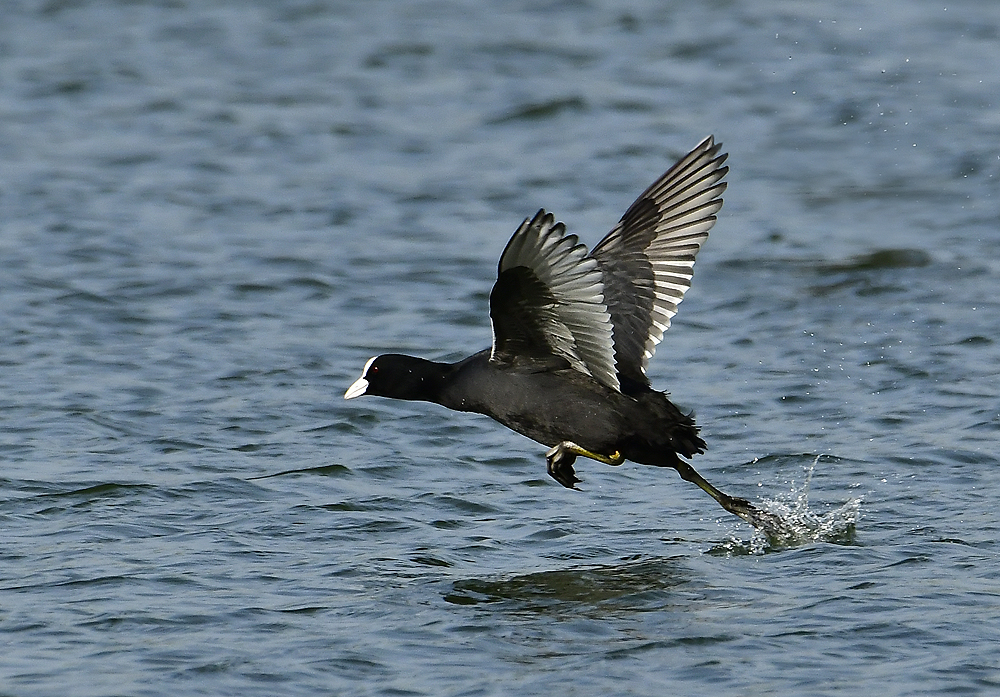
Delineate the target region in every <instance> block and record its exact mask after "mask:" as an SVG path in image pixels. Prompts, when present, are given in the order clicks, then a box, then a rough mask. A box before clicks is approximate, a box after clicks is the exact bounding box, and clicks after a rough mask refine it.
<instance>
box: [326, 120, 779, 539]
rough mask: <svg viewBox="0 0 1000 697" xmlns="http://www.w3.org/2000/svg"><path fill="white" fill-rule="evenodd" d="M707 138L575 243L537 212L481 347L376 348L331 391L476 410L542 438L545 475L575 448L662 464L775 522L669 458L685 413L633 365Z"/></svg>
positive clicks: (663, 303) (669, 307) (505, 271)
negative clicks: (455, 352)
mask: <svg viewBox="0 0 1000 697" xmlns="http://www.w3.org/2000/svg"><path fill="white" fill-rule="evenodd" d="M719 149H720V146H719V145H716V144H715V143H714V142H713V140H712V139H711V138H706V139H705V140H704V141H702V143H700V144H699V145H698V147H697V148H695V149H694V150H693V151H692V152H691V153H689V154H688V155H686V156H685V157H684V158H682V159H681V160H680V161H679V162H678V163H677V164H676V165H674V166H673V167H672V168H671V169H670V170H668V171H667V172H666V173H665V174H664V175H663V176H662V177H660V178H659V179H658V180H657V181H656V182H654V183H653V184H652V185H651V186H650V187H649V188H648V189H647V190H646V191H645V192H644V193H643V194H642V195H640V197H639V198H638V199H637V200H636V201H635V203H633V204H632V206H631V207H630V208H629V209H628V211H626V213H625V215H624V216H623V217H622V219H621V220H620V221H619V223H618V224H617V225H616V226H615V227H614V229H612V231H611V232H610V233H608V235H607V236H606V237H605V238H604V239H603V240H602V241H601V242H600V243H599V244H598V245H597V246H596V247H594V249H593V251H591V252H589V253H588V252H587V250H586V248H585V247H584V246H583V245H582V244H578V243H577V239H576V237H575V236H574V235H566V234H565V226H563V224H562V223H556V222H555V219H554V218H553V217H552V215H551V214H548V213H546V212H545V211H544V210H541V211H539V212H538V214H537V215H535V217H534V218H532V219H530V220H525V221H524V223H522V225H521V226H520V227H519V228H518V230H517V231H516V232H515V233H514V236H513V237H512V238H511V240H510V242H508V244H507V248H506V249H505V250H504V252H503V255H502V256H501V258H500V264H499V269H498V273H497V281H496V283H495V284H494V286H493V290H492V292H491V293H490V319H491V321H492V325H493V345H492V347H491V348H489V349H487V350H485V351H481V352H479V353H476V354H474V355H472V356H469V357H468V358H466V359H465V360H462V361H459V362H458V363H453V364H450V363H434V362H432V361H428V360H424V359H422V358H414V357H411V356H402V355H398V354H386V355H382V356H378V357H376V358H372V359H371V360H369V361H368V364H367V365H365V369H364V371H363V373H362V376H361V378H359V379H358V380H357V381H356V382H355V383H354V384H353V385H351V387H350V388H349V389H348V390H347V393H346V394H345V395H344V396H345V397H346V398H348V399H350V398H353V397H358V396H361V395H363V394H368V395H378V396H383V397H392V398H396V399H408V400H422V401H428V402H434V403H436V404H440V405H442V406H445V407H447V408H449V409H454V410H457V411H468V412H475V413H478V414H485V415H486V416H489V417H491V418H493V419H495V420H496V421H498V422H500V423H501V424H503V425H504V426H507V427H508V428H510V429H512V430H514V431H516V432H518V433H520V434H522V435H525V436H527V437H528V438H531V439H532V440H535V441H537V442H539V443H541V444H543V445H546V446H550V448H551V449H550V450H549V451H548V453H547V454H546V459H547V462H548V472H549V474H550V475H552V477H553V478H554V479H556V480H557V481H558V482H559V483H560V484H562V485H563V486H566V487H573V486H574V485H575V484H576V482H578V481H579V480H578V479H577V478H576V473H575V471H574V470H573V463H574V461H575V460H576V458H577V456H580V455H582V456H585V457H589V458H592V459H595V460H598V461H600V462H605V463H607V464H611V465H618V464H621V463H622V462H624V461H625V460H631V461H633V462H637V463H640V464H644V465H653V466H657V467H672V468H674V469H676V470H677V471H678V472H679V473H680V475H681V477H683V478H684V479H685V480H687V481H691V482H694V483H695V484H697V485H698V486H699V487H701V488H702V489H703V490H704V491H706V492H707V493H709V494H710V495H711V496H712V497H713V498H715V499H716V501H718V502H719V503H720V504H721V505H722V506H723V507H724V508H725V509H726V510H728V511H730V512H732V513H734V514H736V515H738V516H740V517H742V518H744V519H745V520H747V521H749V522H751V523H752V524H754V525H758V526H763V527H774V526H775V525H776V521H774V520H773V519H772V517H769V516H768V515H767V514H765V513H762V512H761V511H759V510H758V509H756V508H755V507H754V506H752V505H751V504H750V503H749V502H747V501H745V500H743V499H737V498H733V497H730V496H727V495H726V494H723V493H722V492H721V491H719V490H718V489H716V488H715V487H714V486H712V485H711V484H709V483H708V482H707V481H705V480H704V478H702V477H701V476H700V475H699V474H698V473H697V472H695V471H694V469H692V468H691V466H690V465H689V464H688V463H687V462H685V461H684V460H682V459H681V458H682V457H684V458H688V457H691V456H693V455H695V454H696V453H701V452H704V449H705V442H704V441H703V440H702V439H701V437H700V436H699V435H698V427H697V426H696V425H695V423H694V420H693V419H692V418H691V417H690V416H688V415H686V414H684V413H682V412H681V411H680V410H679V409H678V408H677V407H676V406H674V405H673V404H672V403H671V402H670V400H669V399H667V397H666V395H665V394H664V393H663V392H657V391H655V390H653V389H652V387H651V386H650V384H649V380H648V378H647V377H646V364H647V362H648V360H649V358H650V357H651V356H652V355H653V352H654V351H655V348H656V344H657V343H659V341H660V340H661V339H662V337H663V332H664V331H665V330H666V329H667V327H669V325H670V318H671V317H673V315H674V314H675V313H676V312H677V305H678V304H679V303H680V302H681V300H682V299H683V297H684V293H685V292H686V291H687V288H688V287H689V286H690V279H691V276H692V273H693V266H694V258H695V254H696V253H697V252H698V250H699V248H700V247H701V244H702V242H704V240H705V239H706V238H707V237H708V231H709V229H710V228H711V227H712V226H713V225H714V223H715V220H716V219H715V215H714V214H715V213H716V212H717V211H718V210H719V208H721V206H722V199H721V198H720V194H721V193H722V191H723V190H724V189H725V186H726V185H725V183H724V182H723V181H722V178H723V176H724V175H725V174H726V172H727V171H728V168H727V167H723V166H722V163H723V162H724V161H725V159H726V156H725V155H724V154H723V155H720V154H719Z"/></svg>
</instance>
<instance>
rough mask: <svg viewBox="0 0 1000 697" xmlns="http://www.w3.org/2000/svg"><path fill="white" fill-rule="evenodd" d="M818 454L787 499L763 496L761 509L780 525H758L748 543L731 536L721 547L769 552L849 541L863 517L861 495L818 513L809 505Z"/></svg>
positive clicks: (732, 551)
mask: <svg viewBox="0 0 1000 697" xmlns="http://www.w3.org/2000/svg"><path fill="white" fill-rule="evenodd" d="M821 457H823V454H822V453H821V454H819V455H817V456H816V457H815V459H813V461H812V462H811V463H810V464H809V465H807V466H806V467H805V468H804V469H805V480H804V481H803V483H802V485H801V486H800V487H798V488H796V487H795V484H794V482H793V483H792V491H791V492H790V495H789V496H788V498H785V497H782V498H778V499H764V500H763V501H761V505H760V507H761V509H762V510H763V511H764V512H765V513H767V514H769V515H771V516H774V517H775V518H776V519H777V521H778V524H777V525H774V526H770V529H768V530H764V529H761V528H755V529H754V533H753V536H752V537H751V538H750V541H749V542H744V541H741V540H737V539H735V538H732V539H730V540H729V542H728V543H727V544H725V545H723V546H722V550H720V551H724V553H728V554H766V553H767V552H774V551H778V550H781V549H788V548H790V547H798V546H800V545H803V544H808V543H810V542H833V543H840V544H846V543H849V542H851V540H853V538H854V529H855V524H856V523H857V522H858V519H859V518H860V517H861V497H856V498H852V499H849V500H848V501H847V502H846V503H844V504H843V505H841V506H840V507H838V508H834V509H832V510H827V511H824V512H818V511H815V510H812V509H810V508H809V485H810V483H811V482H812V475H813V472H814V471H815V469H816V465H817V463H818V462H819V459H820V458H821Z"/></svg>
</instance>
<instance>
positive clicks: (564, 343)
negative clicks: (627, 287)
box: [490, 210, 619, 390]
mask: <svg viewBox="0 0 1000 697" xmlns="http://www.w3.org/2000/svg"><path fill="white" fill-rule="evenodd" d="M565 232H566V226H565V225H563V224H562V223H556V222H555V218H553V217H552V214H551V213H546V212H545V211H544V210H540V211H538V213H537V214H536V215H535V217H534V218H532V219H531V220H527V219H525V221H524V222H523V223H521V226H520V227H519V228H518V229H517V231H516V232H515V233H514V236H513V237H511V238H510V242H508V243H507V247H506V249H504V252H503V255H502V256H501V257H500V266H499V270H498V274H497V280H496V283H495V284H494V285H493V290H492V292H491V293H490V320H491V321H492V323H493V349H492V351H491V353H490V360H491V361H493V362H495V363H500V364H518V363H520V364H526V363H529V362H531V363H535V364H541V365H553V364H561V363H563V361H565V362H568V364H569V365H570V366H571V367H573V368H574V369H576V370H579V371H580V372H582V373H585V374H587V375H591V376H593V377H594V378H595V379H596V380H598V381H600V382H602V383H603V384H605V385H607V386H608V387H610V388H612V389H614V390H618V389H619V385H618V377H617V372H616V370H615V364H614V350H613V345H612V325H611V315H610V314H609V313H608V308H607V306H606V305H605V303H604V286H603V284H602V282H601V271H600V269H599V268H598V262H597V261H596V260H595V259H592V258H590V257H588V256H587V248H586V247H585V246H584V245H582V244H579V243H578V242H577V237H576V235H566V234H565Z"/></svg>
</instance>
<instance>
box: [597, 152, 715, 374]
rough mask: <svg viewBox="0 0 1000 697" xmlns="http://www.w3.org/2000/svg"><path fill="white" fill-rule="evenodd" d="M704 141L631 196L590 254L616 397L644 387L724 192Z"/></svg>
mask: <svg viewBox="0 0 1000 697" xmlns="http://www.w3.org/2000/svg"><path fill="white" fill-rule="evenodd" d="M721 147H722V144H721V143H719V144H716V143H715V141H714V139H713V138H712V136H709V137H708V138H706V139H705V140H703V141H702V142H701V143H699V144H698V146H697V147H696V148H695V149H694V150H692V151H691V152H690V153H688V154H687V155H685V156H684V157H683V158H681V160H680V161H679V162H678V163H677V164H675V165H674V166H673V167H671V168H670V169H669V170H668V171H667V172H666V173H665V174H664V175H663V176H662V177H660V178H659V179H657V180H656V181H655V182H654V183H653V184H652V185H651V186H650V187H649V188H648V189H646V191H644V192H643V193H642V195H640V196H639V198H638V199H636V201H635V203H633V204H632V205H631V207H629V209H628V210H627V211H626V212H625V215H623V216H622V219H621V220H620V221H619V222H618V224H617V225H616V226H615V227H614V229H613V230H611V232H610V233H608V235H607V236H606V237H605V238H604V239H603V240H601V242H600V243H599V244H598V245H597V246H596V247H595V248H594V250H593V252H591V255H590V256H591V258H593V259H595V260H596V261H597V264H598V267H599V268H600V270H601V274H602V281H603V283H604V301H605V304H606V305H607V309H608V312H609V313H610V314H611V320H612V324H613V326H614V335H613V338H614V352H615V364H616V368H617V374H618V378H619V380H620V382H621V384H622V391H623V392H630V391H631V390H632V389H633V385H634V386H635V389H641V388H643V387H647V386H648V385H649V379H648V378H647V377H646V366H647V365H648V363H649V359H650V358H651V357H652V356H653V352H654V351H656V345H657V344H658V343H660V340H661V339H662V338H663V332H665V331H666V330H667V327H669V326H670V318H671V317H673V316H674V315H675V314H677V305H678V304H680V302H681V300H683V299H684V293H686V292H687V290H688V288H690V286H691V277H692V276H693V275H694V258H695V255H696V254H697V253H698V250H699V249H700V248H701V244H702V242H704V241H705V240H706V239H707V238H708V231H709V230H711V229H712V226H713V225H715V220H716V218H715V214H716V213H717V212H718V211H719V209H720V208H721V207H722V199H721V198H720V196H721V195H722V192H723V191H725V189H726V183H725V182H723V181H722V178H723V177H724V176H725V175H726V173H727V172H728V171H729V168H728V167H723V163H724V162H725V161H726V157H728V155H726V154H722V155H720V154H719V150H720V148H721Z"/></svg>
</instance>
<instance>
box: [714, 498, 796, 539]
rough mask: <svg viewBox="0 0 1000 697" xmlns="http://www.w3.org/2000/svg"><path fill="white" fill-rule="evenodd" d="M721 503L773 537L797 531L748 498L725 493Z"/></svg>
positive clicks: (781, 536) (792, 533) (783, 536)
mask: <svg viewBox="0 0 1000 697" xmlns="http://www.w3.org/2000/svg"><path fill="white" fill-rule="evenodd" d="M719 503H720V504H721V505H722V507H723V508H725V509H726V510H727V511H729V512H730V513H732V514H733V515H735V516H737V517H739V518H742V519H743V520H745V521H746V522H748V523H750V525H752V526H754V527H755V528H757V529H759V530H762V531H764V532H765V533H767V534H768V535H770V536H771V537H772V538H786V537H792V536H793V535H794V534H795V531H794V530H793V529H792V528H791V527H789V525H788V523H786V522H785V521H783V520H782V519H781V518H780V517H779V516H776V515H775V514H773V513H769V512H768V511H764V510H761V509H760V508H757V507H756V506H755V505H753V504H752V503H750V502H749V501H747V500H746V499H743V498H739V497H737V496H729V495H727V494H723V495H722V498H721V499H719Z"/></svg>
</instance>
